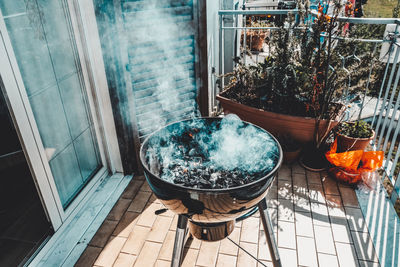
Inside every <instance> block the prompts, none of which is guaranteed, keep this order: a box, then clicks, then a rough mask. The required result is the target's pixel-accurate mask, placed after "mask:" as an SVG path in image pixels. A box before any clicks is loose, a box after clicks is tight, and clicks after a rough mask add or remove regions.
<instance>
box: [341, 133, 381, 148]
mask: <svg viewBox="0 0 400 267" xmlns="http://www.w3.org/2000/svg"><path fill="white" fill-rule="evenodd" d="M336 135H337V145H338V146H337V152H338V153H340V152H345V151H352V150H365V149H366V148H367V146H368V144H369V143H370V141H371V140H372V139H373V138H374V136H375V131H374V130H372V135H371V137H369V138H354V137H349V136H346V135H343V134H340V133H336Z"/></svg>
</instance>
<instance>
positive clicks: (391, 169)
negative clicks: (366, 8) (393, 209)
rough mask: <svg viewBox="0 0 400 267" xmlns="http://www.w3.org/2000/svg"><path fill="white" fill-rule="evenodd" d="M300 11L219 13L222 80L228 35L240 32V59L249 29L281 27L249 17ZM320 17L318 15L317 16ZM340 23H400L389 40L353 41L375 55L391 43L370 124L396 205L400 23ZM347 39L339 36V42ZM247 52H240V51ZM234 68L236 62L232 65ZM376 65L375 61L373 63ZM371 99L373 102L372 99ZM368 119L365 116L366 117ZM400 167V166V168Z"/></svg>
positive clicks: (356, 21)
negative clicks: (248, 18) (251, 21)
mask: <svg viewBox="0 0 400 267" xmlns="http://www.w3.org/2000/svg"><path fill="white" fill-rule="evenodd" d="M298 12H299V10H297V9H294V10H220V11H219V12H218V16H219V77H222V76H223V75H224V74H225V71H226V66H225V62H226V58H225V51H224V48H225V41H226V40H225V32H226V31H235V32H236V44H237V46H239V47H235V50H236V51H239V52H238V55H239V56H242V55H246V53H247V52H248V51H246V50H247V45H246V32H247V31H248V30H254V29H265V30H277V29H279V28H277V27H249V26H246V23H240V22H243V21H246V19H245V17H246V16H267V15H271V16H276V15H287V14H288V13H292V14H297V13H298ZM313 15H317V13H313ZM227 18H229V21H230V24H231V25H229V26H226V25H225V20H226V19H227ZM338 20H339V21H342V22H347V23H352V24H396V28H395V30H394V31H393V32H391V33H390V34H389V37H390V38H388V39H385V40H384V39H383V33H382V39H363V38H359V39H352V40H353V41H359V42H364V43H365V42H367V43H374V44H375V45H374V46H373V49H374V51H373V53H374V54H375V53H377V50H378V49H377V45H378V44H380V43H383V42H388V43H389V44H390V47H389V55H388V62H387V64H386V67H385V72H384V76H383V79H382V81H381V86H380V91H379V95H378V97H376V98H375V99H374V100H375V101H376V104H375V107H374V109H373V110H374V111H373V114H370V116H369V118H367V119H369V122H371V124H372V125H373V127H374V129H375V132H376V134H375V138H374V140H373V143H372V146H373V148H374V149H376V150H383V151H384V152H385V155H386V160H385V162H384V168H383V169H384V175H383V177H382V179H385V178H388V179H389V180H390V182H391V184H392V186H393V193H392V195H391V201H392V203H395V202H396V200H397V199H398V198H399V195H400V162H399V158H400V149H399V148H400V144H399V141H400V136H399V133H400V111H399V110H400V94H399V93H398V91H399V90H398V87H399V86H398V85H399V80H400V63H399V62H397V61H400V43H399V42H397V38H398V39H399V40H400V35H399V30H400V20H399V19H395V18H349V17H339V18H338ZM239 31H242V32H243V36H244V38H243V44H241V42H240V34H238V33H239ZM340 38H343V37H338V39H340ZM240 47H241V48H242V49H243V50H244V51H242V53H240V49H239V48H240ZM396 47H398V49H395V48H396ZM393 55H394V60H393V63H391V60H390V58H391V57H392V56H393ZM233 65H234V62H233V59H232V66H233ZM371 65H372V62H371ZM371 71H372V66H371V70H370V72H369V76H368V81H367V85H366V86H367V88H368V86H369V84H370V80H371ZM219 82H220V84H219V87H218V86H216V87H215V89H214V90H213V93H212V94H211V95H212V96H213V99H212V100H211V104H212V105H213V106H214V107H215V110H219V107H218V103H217V101H216V99H215V97H216V95H217V94H218V93H219V90H220V88H224V82H225V81H224V79H223V78H221V79H220V80H219ZM370 100H371V99H370ZM364 104H365V97H364V98H363V99H362V103H361V106H362V107H361V108H360V114H359V116H356V117H355V118H360V116H361V112H363V105H364ZM364 118H365V117H364ZM397 165H399V166H397Z"/></svg>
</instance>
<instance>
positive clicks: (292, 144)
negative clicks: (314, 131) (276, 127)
mask: <svg viewBox="0 0 400 267" xmlns="http://www.w3.org/2000/svg"><path fill="white" fill-rule="evenodd" d="M278 141H279V143H280V144H281V146H282V150H283V162H284V163H286V164H292V163H293V162H295V161H296V160H297V159H298V158H299V156H300V152H301V148H302V147H301V143H300V142H299V141H297V140H296V139H295V138H293V137H291V136H290V135H281V136H278Z"/></svg>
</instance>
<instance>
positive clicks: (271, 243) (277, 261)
mask: <svg viewBox="0 0 400 267" xmlns="http://www.w3.org/2000/svg"><path fill="white" fill-rule="evenodd" d="M258 210H259V211H260V217H261V221H262V225H263V228H264V233H265V237H266V240H267V243H268V248H269V252H270V254H271V258H272V263H273V264H274V267H281V266H282V264H281V258H280V257H279V252H278V246H277V245H276V242H275V238H274V229H273V228H272V223H271V219H270V218H269V214H268V210H267V201H266V200H265V198H263V200H262V201H261V202H260V203H258Z"/></svg>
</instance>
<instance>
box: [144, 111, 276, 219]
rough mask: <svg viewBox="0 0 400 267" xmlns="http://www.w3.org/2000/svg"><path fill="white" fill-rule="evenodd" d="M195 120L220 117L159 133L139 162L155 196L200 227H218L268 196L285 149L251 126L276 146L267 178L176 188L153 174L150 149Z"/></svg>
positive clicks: (149, 141) (148, 141) (217, 120)
mask: <svg viewBox="0 0 400 267" xmlns="http://www.w3.org/2000/svg"><path fill="white" fill-rule="evenodd" d="M196 120H203V122H205V123H217V124H218V123H220V121H221V118H198V119H190V120H184V121H180V122H176V123H172V124H170V125H167V126H165V127H164V128H161V129H160V130H157V131H156V132H154V133H153V134H151V135H150V136H148V137H147V138H146V140H145V141H144V142H143V144H142V146H141V148H140V161H141V164H142V166H143V169H144V174H145V177H146V180H147V182H148V184H149V185H150V188H151V189H152V191H153V192H154V194H155V195H156V197H157V198H158V199H159V200H160V201H161V202H162V203H163V204H164V205H165V207H166V208H168V209H170V210H171V211H173V212H174V213H176V214H179V215H185V216H187V217H188V219H189V220H190V221H191V222H193V223H195V224H197V225H199V224H200V225H204V224H211V225H213V224H215V225H218V224H220V223H223V222H229V221H232V220H235V219H237V218H239V217H241V216H243V215H245V214H246V213H248V212H250V211H251V210H252V209H253V208H254V207H255V206H256V205H257V204H258V203H259V202H260V201H261V200H262V199H263V198H264V197H265V196H266V194H267V189H268V188H269V186H270V185H271V183H272V182H273V180H274V178H275V176H276V174H277V172H278V169H279V167H280V166H281V163H282V157H283V156H282V155H283V153H282V148H281V146H280V145H279V143H278V141H277V140H276V139H275V138H274V137H273V136H272V135H271V134H270V133H268V132H267V131H265V130H263V129H261V128H259V127H258V126H255V125H253V124H250V123H248V122H243V123H244V124H245V125H251V126H253V127H256V128H258V129H259V130H260V131H263V132H264V133H265V134H267V135H269V136H270V137H271V138H272V140H273V141H274V142H275V143H276V146H277V148H278V149H277V150H278V153H279V155H278V159H277V160H276V165H275V166H274V167H273V169H272V170H271V171H270V172H269V173H268V174H266V175H264V176H262V177H259V178H258V179H255V180H254V181H253V182H251V183H248V184H244V185H241V186H237V187H231V188H225V189H196V188H191V187H184V186H181V185H176V184H174V183H172V182H168V181H166V180H163V179H161V178H160V177H159V176H158V175H157V174H155V173H152V172H151V171H150V169H151V168H150V166H149V164H148V162H147V159H146V152H147V150H148V149H149V148H150V147H151V146H152V145H153V146H154V145H156V144H157V142H152V141H154V140H155V139H157V138H159V137H160V136H165V135H168V133H170V132H171V130H172V129H174V128H176V127H177V126H179V125H184V124H190V123H193V122H194V121H196Z"/></svg>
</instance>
